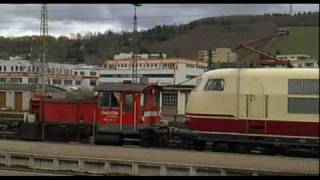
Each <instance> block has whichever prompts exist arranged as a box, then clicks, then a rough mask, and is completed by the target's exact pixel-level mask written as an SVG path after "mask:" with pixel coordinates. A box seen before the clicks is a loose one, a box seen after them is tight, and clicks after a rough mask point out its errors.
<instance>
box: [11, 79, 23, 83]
mask: <svg viewBox="0 0 320 180" xmlns="http://www.w3.org/2000/svg"><path fill="white" fill-rule="evenodd" d="M11 83H15V84H20V83H22V78H11Z"/></svg>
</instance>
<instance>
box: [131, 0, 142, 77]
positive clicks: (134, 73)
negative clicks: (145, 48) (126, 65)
mask: <svg viewBox="0 0 320 180" xmlns="http://www.w3.org/2000/svg"><path fill="white" fill-rule="evenodd" d="M133 5H134V16H133V57H132V64H131V66H132V67H131V68H132V82H133V83H136V82H137V81H138V62H137V61H138V60H137V53H138V51H137V48H138V37H137V36H138V19H137V6H141V4H133Z"/></svg>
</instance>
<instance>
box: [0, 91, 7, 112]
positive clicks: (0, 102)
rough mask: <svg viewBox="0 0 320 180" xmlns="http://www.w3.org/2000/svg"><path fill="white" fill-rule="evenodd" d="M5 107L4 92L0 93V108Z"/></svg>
mask: <svg viewBox="0 0 320 180" xmlns="http://www.w3.org/2000/svg"><path fill="white" fill-rule="evenodd" d="M5 106H6V92H0V108H1V107H5Z"/></svg>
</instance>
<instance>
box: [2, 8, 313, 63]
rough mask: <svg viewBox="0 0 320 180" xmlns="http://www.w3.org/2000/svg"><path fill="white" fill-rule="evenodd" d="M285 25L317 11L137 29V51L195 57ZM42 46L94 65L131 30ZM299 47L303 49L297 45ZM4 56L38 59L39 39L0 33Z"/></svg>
mask: <svg viewBox="0 0 320 180" xmlns="http://www.w3.org/2000/svg"><path fill="white" fill-rule="evenodd" d="M287 26H290V27H292V26H295V27H296V26H299V27H306V26H308V27H310V26H313V27H314V26H316V27H319V13H308V14H299V15H296V16H288V15H276V16H271V15H254V16H253V15H250V16H249V15H246V16H224V17H212V18H204V19H200V20H196V21H193V22H190V23H188V24H183V25H157V26H155V27H154V28H152V29H149V30H146V31H143V32H139V33H138V35H139V41H138V51H139V52H140V53H148V52H164V53H167V54H168V57H182V58H191V59H196V56H197V51H198V50H203V49H215V48H218V47H230V48H233V47H236V46H237V45H239V44H240V43H243V42H246V41H248V40H251V39H254V38H258V37H263V36H267V35H272V34H274V33H276V30H277V28H278V27H287ZM49 32H50V31H49ZM267 43H268V42H260V43H257V44H254V45H252V46H255V47H256V48H258V49H262V48H264V46H265V45H266V44H267ZM318 44H319V42H318ZM48 46H49V49H48V54H49V57H48V59H49V61H51V62H68V63H70V62H72V63H87V64H100V63H101V62H103V61H104V60H106V59H112V58H113V55H114V54H116V53H119V52H130V51H132V33H129V32H121V33H114V32H111V31H107V32H105V33H87V34H86V35H84V36H81V35H80V34H78V35H77V38H76V39H70V38H67V37H64V36H63V37H59V38H54V37H49V40H48ZM311 46H312V45H311ZM308 47H309V46H308ZM31 49H32V53H31ZM301 51H302V52H301V53H304V52H303V51H304V50H303V49H302V50H301ZM306 52H309V51H306ZM239 53H240V55H241V56H240V57H247V56H248V52H246V51H244V50H240V51H239ZM9 56H22V57H24V58H26V59H35V58H37V57H39V37H38V36H24V37H16V38H5V37H0V58H1V59H7V58H8V57H9Z"/></svg>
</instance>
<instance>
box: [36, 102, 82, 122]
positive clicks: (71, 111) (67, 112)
mask: <svg viewBox="0 0 320 180" xmlns="http://www.w3.org/2000/svg"><path fill="white" fill-rule="evenodd" d="M42 108H43V120H44V122H45V123H61V124H75V123H77V113H78V111H77V110H78V108H77V105H76V104H74V103H65V102H50V101H47V102H43V106H42Z"/></svg>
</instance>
